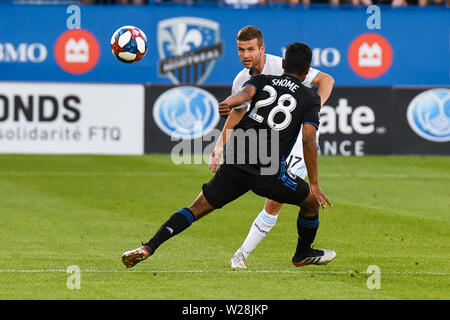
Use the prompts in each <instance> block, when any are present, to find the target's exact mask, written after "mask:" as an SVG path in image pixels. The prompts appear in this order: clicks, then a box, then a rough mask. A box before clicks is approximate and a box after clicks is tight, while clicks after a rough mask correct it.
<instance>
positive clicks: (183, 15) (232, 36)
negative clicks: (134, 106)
mask: <svg viewBox="0 0 450 320" xmlns="http://www.w3.org/2000/svg"><path fill="white" fill-rule="evenodd" d="M79 8H80V10H79V16H75V17H74V14H77V11H76V10H75V11H73V10H68V9H69V6H25V5H20V6H19V5H3V6H2V5H0V30H2V32H1V33H0V81H53V82H55V81H63V82H113V83H147V84H166V85H173V84H175V85H177V84H194V85H230V84H231V82H232V80H233V78H234V77H235V75H236V74H237V73H238V72H239V71H240V70H241V69H242V65H241V63H240V60H239V58H238V56H237V49H236V34H237V32H238V30H239V29H241V28H242V27H244V26H247V25H254V26H257V27H258V28H260V29H261V30H262V32H263V34H264V37H265V44H266V52H267V53H270V54H274V55H280V56H281V55H282V54H283V48H284V47H285V46H286V45H287V44H289V43H291V42H294V41H298V42H304V43H307V44H308V45H309V46H310V47H311V48H312V50H313V61H312V66H313V67H315V68H317V69H319V70H321V71H323V72H326V73H329V74H331V75H332V76H333V77H334V79H335V85H336V86H395V85H415V86H417V85H430V86H441V85H448V84H450V78H449V76H450V69H449V66H450V46H449V41H450V37H449V35H450V34H449V30H450V9H446V8H445V7H441V8H423V9H421V8H415V9H409V8H395V9H392V8H390V7H381V11H380V12H379V14H380V15H379V16H378V21H377V22H378V26H375V27H379V28H374V29H369V27H373V25H371V24H370V22H368V19H370V18H373V17H372V15H371V14H370V13H367V11H366V8H365V7H361V8H343V9H337V10H330V9H310V10H305V9H295V10H289V9H285V8H257V9H250V10H235V9H230V8H217V7H216V8H213V7H168V6H81V7H79ZM77 19H78V20H77ZM74 21H75V22H78V23H79V27H81V29H71V28H73V27H74V26H75V27H76V25H77V23H74ZM125 25H133V26H136V27H138V28H140V29H141V30H142V31H144V32H145V34H146V36H147V38H148V51H147V53H146V55H145V56H144V57H143V58H142V60H140V61H139V62H137V63H131V64H129V63H123V62H121V61H119V60H117V59H116V58H115V56H114V55H113V54H112V52H111V37H112V35H113V33H114V32H115V30H117V29H118V28H119V27H121V26H125Z"/></svg>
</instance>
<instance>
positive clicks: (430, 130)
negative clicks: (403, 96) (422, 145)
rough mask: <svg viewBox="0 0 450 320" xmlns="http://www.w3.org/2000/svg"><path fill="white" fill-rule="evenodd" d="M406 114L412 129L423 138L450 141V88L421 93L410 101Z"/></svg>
mask: <svg viewBox="0 0 450 320" xmlns="http://www.w3.org/2000/svg"><path fill="white" fill-rule="evenodd" d="M406 115H407V119H408V123H409V126H410V127H411V129H413V130H414V132H415V133H416V134H418V135H419V136H421V137H422V138H424V139H426V140H430V141H434V142H448V141H450V89H444V88H438V89H431V90H427V91H424V92H422V93H420V94H419V95H417V96H416V97H415V98H414V99H413V100H412V101H411V102H410V103H409V105H408V110H407V113H406Z"/></svg>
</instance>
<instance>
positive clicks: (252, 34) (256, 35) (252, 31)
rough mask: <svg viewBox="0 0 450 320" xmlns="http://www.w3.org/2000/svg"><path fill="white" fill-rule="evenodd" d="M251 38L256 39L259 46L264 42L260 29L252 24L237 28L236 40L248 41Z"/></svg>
mask: <svg viewBox="0 0 450 320" xmlns="http://www.w3.org/2000/svg"><path fill="white" fill-rule="evenodd" d="M253 39H257V40H258V46H259V47H261V46H262V45H263V44H264V37H263V34H262V32H261V30H259V29H258V28H256V27H254V26H246V27H244V28H242V29H241V30H239V32H238V34H237V41H250V40H253Z"/></svg>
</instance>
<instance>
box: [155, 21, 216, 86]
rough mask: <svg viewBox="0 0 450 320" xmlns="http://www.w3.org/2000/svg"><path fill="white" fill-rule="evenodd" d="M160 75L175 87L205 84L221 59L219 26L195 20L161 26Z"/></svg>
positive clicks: (173, 22)
mask: <svg viewBox="0 0 450 320" xmlns="http://www.w3.org/2000/svg"><path fill="white" fill-rule="evenodd" d="M157 37H158V52H159V57H160V61H159V73H160V74H161V75H163V76H167V77H168V78H169V79H170V80H171V81H172V82H173V83H174V84H189V83H192V84H202V83H203V82H204V81H205V80H206V79H207V78H208V76H209V74H210V73H211V71H212V69H213V67H214V64H215V61H216V60H217V59H219V58H220V57H221V56H222V41H221V40H220V37H219V24H218V23H217V22H215V21H211V20H207V19H201V18H196V17H180V18H172V19H167V20H162V21H160V22H159V23H158V36H157Z"/></svg>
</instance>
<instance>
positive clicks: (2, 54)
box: [0, 42, 47, 63]
mask: <svg viewBox="0 0 450 320" xmlns="http://www.w3.org/2000/svg"><path fill="white" fill-rule="evenodd" d="M46 58H47V48H46V47H45V46H44V45H43V44H42V43H24V42H23V43H19V44H18V45H15V44H13V43H10V42H6V43H0V62H21V63H25V62H32V63H41V62H43V61H45V59H46Z"/></svg>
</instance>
